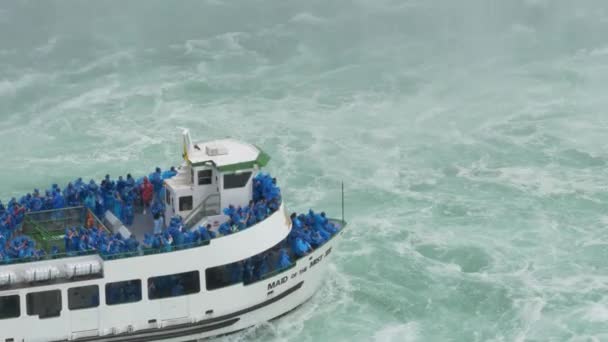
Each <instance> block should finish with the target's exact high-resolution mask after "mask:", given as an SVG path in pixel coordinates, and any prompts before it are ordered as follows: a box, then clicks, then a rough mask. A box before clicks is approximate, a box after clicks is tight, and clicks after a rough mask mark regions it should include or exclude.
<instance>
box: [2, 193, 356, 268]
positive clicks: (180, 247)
mask: <svg viewBox="0 0 608 342" xmlns="http://www.w3.org/2000/svg"><path fill="white" fill-rule="evenodd" d="M214 195H215V194H214ZM210 196H212V195H210ZM210 196H209V197H210ZM216 196H217V195H216ZM273 214H274V212H273ZM188 217H190V216H188ZM330 221H332V222H339V223H343V225H345V224H346V222H343V221H341V220H334V219H330ZM102 227H104V228H105V229H107V228H106V227H105V226H103V225H102ZM332 238H333V237H332ZM210 243H211V240H203V241H199V242H195V243H190V244H185V245H178V246H170V248H158V249H152V248H139V249H138V250H137V251H133V252H124V253H116V254H107V253H104V252H101V251H99V250H95V249H93V250H87V251H84V252H70V253H59V254H54V255H49V254H47V255H44V256H40V257H30V258H16V259H13V258H11V259H10V260H0V265H10V264H21V263H27V262H35V261H44V260H53V259H62V258H69V257H78V256H85V255H98V256H99V257H100V258H101V259H103V260H106V261H107V260H116V259H124V258H131V257H137V256H146V255H152V254H163V253H170V252H174V251H179V250H184V249H190V248H196V247H202V246H207V245H209V244H210ZM293 265H295V263H294V264H293ZM293 265H290V266H289V267H288V268H286V269H289V268H291V267H293ZM284 270H285V269H284Z"/></svg>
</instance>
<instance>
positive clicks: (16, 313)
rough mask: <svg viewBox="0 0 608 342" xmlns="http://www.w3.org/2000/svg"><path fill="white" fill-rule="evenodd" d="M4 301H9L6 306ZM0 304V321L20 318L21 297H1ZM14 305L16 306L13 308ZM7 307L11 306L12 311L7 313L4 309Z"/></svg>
mask: <svg viewBox="0 0 608 342" xmlns="http://www.w3.org/2000/svg"><path fill="white" fill-rule="evenodd" d="M15 299H16V300H17V301H16V303H15V302H14V300H15ZM6 301H9V303H8V304H7V303H6ZM10 301H13V302H10ZM0 303H2V305H0V321H2V320H5V319H11V318H19V317H21V296H19V295H9V296H1V297H0ZM15 304H17V305H16V306H15ZM9 305H12V306H13V311H9V312H7V311H6V310H5V309H6V307H7V306H9ZM14 309H17V310H14Z"/></svg>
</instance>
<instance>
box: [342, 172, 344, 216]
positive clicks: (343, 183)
mask: <svg viewBox="0 0 608 342" xmlns="http://www.w3.org/2000/svg"><path fill="white" fill-rule="evenodd" d="M342 224H344V181H342Z"/></svg>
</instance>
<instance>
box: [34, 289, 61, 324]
mask: <svg viewBox="0 0 608 342" xmlns="http://www.w3.org/2000/svg"><path fill="white" fill-rule="evenodd" d="M53 297H54V298H53ZM25 299H26V305H25V306H26V311H27V315H28V316H38V318H40V319H45V318H55V317H60V316H61V311H62V310H63V302H62V294H61V290H49V291H40V292H30V293H28V294H27V295H26V298H25ZM53 300H54V301H55V303H51V304H56V306H55V309H54V310H48V307H47V308H46V309H47V310H46V311H44V312H41V310H40V308H38V306H41V305H42V304H40V301H42V302H47V301H53ZM43 304H47V305H48V304H49V303H43Z"/></svg>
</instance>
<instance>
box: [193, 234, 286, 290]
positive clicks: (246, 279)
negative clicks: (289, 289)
mask: <svg viewBox="0 0 608 342" xmlns="http://www.w3.org/2000/svg"><path fill="white" fill-rule="evenodd" d="M284 241H285V240H283V241H281V242H279V243H278V244H277V245H275V246H274V247H271V248H269V249H267V250H266V251H264V252H262V253H259V254H257V255H254V256H252V257H251V258H247V259H243V260H239V261H237V262H233V263H230V264H226V265H220V266H216V267H210V268H208V269H206V270H205V281H206V285H207V290H208V291H211V290H217V289H221V288H223V287H227V286H231V285H235V284H240V283H243V284H245V285H249V284H253V283H256V282H259V281H262V280H264V279H267V278H268V277H270V276H272V275H273V274H278V273H281V272H284V271H286V270H287V269H289V268H291V267H293V266H295V263H293V262H292V263H291V265H289V266H283V267H281V266H280V265H279V264H278V262H277V259H278V252H277V251H278V250H280V248H281V247H280V246H281V245H282V244H283V243H284ZM290 262H291V260H290Z"/></svg>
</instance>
